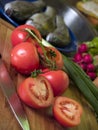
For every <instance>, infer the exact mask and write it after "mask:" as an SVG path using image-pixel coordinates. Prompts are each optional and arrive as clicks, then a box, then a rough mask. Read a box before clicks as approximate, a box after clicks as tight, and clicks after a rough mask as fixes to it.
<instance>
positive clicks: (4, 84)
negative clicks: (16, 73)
mask: <svg viewBox="0 0 98 130" xmlns="http://www.w3.org/2000/svg"><path fill="white" fill-rule="evenodd" d="M0 87H1V89H2V91H3V93H4V95H5V97H6V98H7V101H8V103H9V105H10V108H11V110H12V112H13V114H14V115H15V118H16V119H17V121H18V122H19V124H20V126H21V128H22V129H23V130H30V126H29V122H28V119H27V116H26V113H25V110H24V107H23V105H22V103H21V101H20V99H19V97H18V95H17V92H16V89H15V85H14V83H13V81H12V79H11V77H10V75H9V73H8V70H7V68H6V66H5V64H4V61H3V60H2V59H0Z"/></svg>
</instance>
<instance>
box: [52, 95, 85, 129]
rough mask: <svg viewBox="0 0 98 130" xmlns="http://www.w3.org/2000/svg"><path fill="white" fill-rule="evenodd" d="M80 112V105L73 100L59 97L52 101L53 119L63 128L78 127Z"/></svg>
mask: <svg viewBox="0 0 98 130" xmlns="http://www.w3.org/2000/svg"><path fill="white" fill-rule="evenodd" d="M82 112H83V110H82V107H81V105H80V104H79V103H78V102H77V101H75V100H73V99H70V98H67V97H61V96H59V97H57V98H56V99H55V101H54V106H53V114H54V117H55V118H56V120H57V121H58V122H59V123H60V124H61V125H63V126H65V127H74V126H77V125H79V124H80V121H81V115H82Z"/></svg>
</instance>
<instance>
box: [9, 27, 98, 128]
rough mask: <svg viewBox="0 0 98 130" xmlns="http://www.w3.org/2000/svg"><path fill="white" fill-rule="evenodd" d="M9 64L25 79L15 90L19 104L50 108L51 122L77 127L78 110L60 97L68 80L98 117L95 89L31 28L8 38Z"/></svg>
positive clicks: (86, 77)
mask: <svg viewBox="0 0 98 130" xmlns="http://www.w3.org/2000/svg"><path fill="white" fill-rule="evenodd" d="M11 42H12V45H13V48H12V50H11V60H10V61H11V64H12V66H13V67H14V68H15V70H16V71H17V72H18V73H20V74H22V75H24V76H25V79H24V81H22V83H21V84H20V85H19V86H18V87H17V92H18V94H19V96H20V98H21V100H22V101H23V102H24V103H25V104H27V105H28V106H30V107H32V108H35V109H39V108H46V107H50V106H51V107H52V111H53V115H54V117H55V119H56V120H57V121H58V122H59V123H60V124H61V125H63V126H67V127H73V126H77V125H79V124H80V121H81V115H82V111H83V110H82V107H81V105H80V104H79V103H78V102H77V101H75V100H73V99H71V98H67V97H64V96H62V94H63V93H64V92H66V91H67V89H68V87H69V83H70V78H71V79H72V80H73V81H74V83H75V84H76V86H77V87H78V89H79V90H80V91H81V92H82V94H83V95H84V96H85V97H86V99H87V100H88V102H89V103H90V104H91V105H92V107H93V109H94V110H95V112H96V114H98V89H97V87H96V86H95V85H94V84H93V82H92V80H91V79H90V78H89V77H88V76H87V74H86V73H85V72H84V71H83V69H81V67H79V66H78V65H77V64H76V63H75V62H73V61H72V60H71V59H69V58H68V57H66V56H65V55H63V54H61V53H60V52H59V51H58V50H57V49H56V48H55V47H53V46H52V45H51V44H50V43H48V42H47V41H45V40H44V39H43V38H42V37H41V34H40V33H39V31H38V30H37V29H36V28H34V27H33V26H31V25H21V26H18V27H17V28H15V30H13V32H12V35H11Z"/></svg>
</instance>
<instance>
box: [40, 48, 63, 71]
mask: <svg viewBox="0 0 98 130" xmlns="http://www.w3.org/2000/svg"><path fill="white" fill-rule="evenodd" d="M45 50H46V55H47V57H48V58H49V59H50V60H51V61H52V62H54V63H55V64H56V68H57V69H62V68H63V66H64V62H63V58H62V55H61V53H60V52H59V51H58V50H57V49H56V48H54V47H45ZM38 52H39V54H40V56H41V57H42V58H43V57H44V54H43V51H42V49H41V48H40V47H39V48H38Z"/></svg>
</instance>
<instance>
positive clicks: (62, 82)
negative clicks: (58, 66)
mask: <svg viewBox="0 0 98 130" xmlns="http://www.w3.org/2000/svg"><path fill="white" fill-rule="evenodd" d="M42 75H43V76H45V77H46V78H47V79H48V81H49V82H50V84H51V87H52V89H53V93H54V96H58V95H61V94H63V93H64V92H65V90H66V89H67V88H68V85H69V77H68V75H67V74H66V73H65V72H64V71H62V70H56V71H55V70H54V71H48V72H45V73H43V74H42Z"/></svg>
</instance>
